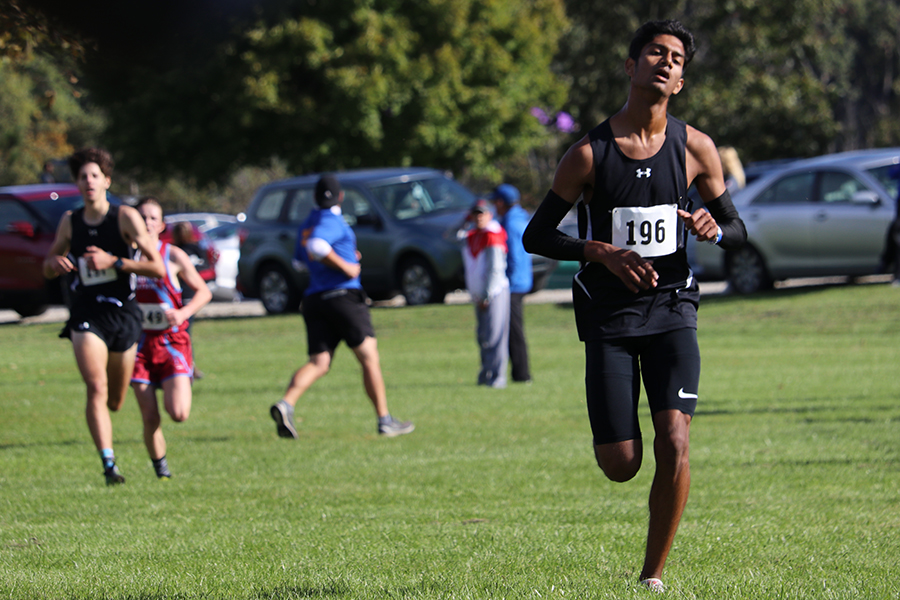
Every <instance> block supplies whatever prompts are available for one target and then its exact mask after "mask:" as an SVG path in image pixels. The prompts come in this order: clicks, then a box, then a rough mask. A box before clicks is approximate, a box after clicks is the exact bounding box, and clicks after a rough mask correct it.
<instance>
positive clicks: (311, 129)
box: [0, 0, 900, 208]
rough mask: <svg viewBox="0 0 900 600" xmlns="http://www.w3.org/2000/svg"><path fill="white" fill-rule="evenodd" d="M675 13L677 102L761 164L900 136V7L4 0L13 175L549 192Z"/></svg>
mask: <svg viewBox="0 0 900 600" xmlns="http://www.w3.org/2000/svg"><path fill="white" fill-rule="evenodd" d="M251 4H252V6H251ZM76 5H77V6H76ZM93 5H96V6H95V10H91V7H92V6H93ZM101 13H102V14H103V16H104V19H102V20H100V19H98V15H99V14H101ZM661 18H675V19H678V20H681V21H682V22H684V23H685V24H686V25H687V26H688V27H689V28H690V29H691V30H692V31H693V32H694V35H695V37H696V40H697V46H698V52H697V55H696V56H695V58H694V61H693V62H692V64H691V65H690V66H689V67H688V68H687V70H686V72H685V79H686V86H685V88H684V90H683V91H682V93H681V94H679V95H678V96H677V97H676V98H675V99H674V100H673V102H672V103H671V104H670V110H671V111H672V112H673V114H675V115H676V116H678V117H680V118H682V119H684V120H686V121H688V122H689V123H691V124H692V125H694V126H696V127H698V128H700V129H702V130H703V131H705V132H707V133H709V134H710V135H711V136H712V137H713V139H714V140H715V141H716V142H717V143H718V144H719V145H720V146H724V145H727V146H733V147H735V148H736V149H737V150H738V152H739V155H740V156H741V158H742V159H743V160H744V161H745V162H750V161H757V160H767V159H776V158H794V157H804V156H814V155H817V154H824V153H828V152H834V151H841V150H848V149H856V148H866V147H875V146H887V145H900V119H898V117H900V35H898V33H897V31H898V29H897V24H898V23H900V0H840V1H839V0H790V1H788V0H727V1H724V2H723V1H721V0H674V1H673V2H670V3H660V2H658V1H657V0H636V1H635V2H630V3H618V2H612V1H611V0H568V1H563V0H529V1H518V0H329V1H327V2H325V1H322V0H264V1H262V2H258V3H255V4H253V3H246V2H239V1H238V0H195V1H194V2H187V3H185V2H177V1H176V0H157V1H156V2H145V1H142V0H135V1H134V2H130V3H122V2H119V3H111V2H110V3H104V2H93V1H92V0H86V2H82V3H71V2H61V1H55V0H30V1H29V2H28V3H27V6H26V5H25V4H24V3H23V2H22V1H21V0H0V31H2V33H0V183H4V184H8V183H26V182H29V181H31V180H34V179H35V178H36V176H37V173H39V171H40V168H41V164H42V163H43V161H44V160H45V159H48V158H58V157H61V156H65V155H66V154H67V153H68V152H71V151H72V150H73V149H74V148H75V147H76V146H80V145H85V144H89V143H96V144H102V145H104V146H106V147H108V148H109V149H110V150H111V151H113V153H114V155H115V156H116V157H117V159H118V162H119V166H120V169H121V170H122V171H124V172H125V173H127V174H128V177H129V179H130V180H132V181H138V182H155V183H153V184H152V185H157V186H162V187H165V186H168V188H167V189H169V191H170V193H175V194H182V195H184V196H193V197H195V198H205V199H206V200H205V201H207V202H211V201H213V200H212V199H213V198H215V197H216V195H217V194H219V195H220V196H221V191H222V189H223V187H222V186H225V185H227V184H228V183H229V181H232V180H233V178H234V176H235V174H236V173H238V172H240V171H241V169H246V168H248V167H258V168H263V169H268V171H266V172H267V173H272V171H273V168H274V167H273V165H277V166H278V168H277V169H274V171H275V172H277V173H278V174H300V173H306V172H315V171H321V170H337V169H348V168H356V167H369V166H386V165H390V166H403V165H417V166H432V167H437V168H441V169H445V170H448V171H452V172H454V173H455V174H456V175H457V176H458V177H460V178H461V179H463V180H464V181H466V182H468V183H470V184H471V185H473V187H475V189H476V190H479V189H482V190H483V189H487V187H488V186H490V185H492V184H494V183H496V182H498V181H500V180H501V179H507V180H512V181H513V182H514V183H517V184H518V185H519V186H520V187H521V188H522V189H523V190H524V191H525V192H526V195H528V196H531V197H532V199H534V197H536V196H542V195H543V193H544V191H545V190H546V187H547V186H548V185H549V178H550V176H551V175H552V171H553V168H554V166H555V161H556V160H557V159H558V158H559V154H560V152H561V151H563V149H564V148H565V146H566V145H568V144H569V143H571V142H572V141H574V140H575V139H577V138H578V137H579V136H581V135H583V134H584V132H586V131H587V130H589V129H590V128H592V127H593V126H595V125H596V124H597V123H599V122H600V121H601V120H602V119H604V118H606V117H608V116H610V115H611V114H613V113H615V112H616V111H617V110H618V109H619V108H621V106H622V103H623V102H624V100H625V97H626V94H627V89H628V80H627V77H626V75H625V72H624V66H623V65H624V60H625V58H626V54H627V45H628V43H629V41H630V39H631V35H632V33H633V32H634V30H635V29H637V27H638V26H640V24H641V23H643V22H644V21H646V20H650V19H661ZM251 179H252V177H251ZM173 180H174V181H177V182H178V183H177V184H174V183H172V182H173ZM145 185H148V183H145ZM179 190H180V191H179ZM192 202H193V201H192ZM192 207H194V206H190V207H189V208H192Z"/></svg>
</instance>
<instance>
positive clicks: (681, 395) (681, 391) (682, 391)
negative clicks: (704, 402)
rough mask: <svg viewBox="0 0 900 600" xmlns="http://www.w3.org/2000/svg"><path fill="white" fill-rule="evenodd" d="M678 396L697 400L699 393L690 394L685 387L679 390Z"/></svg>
mask: <svg viewBox="0 0 900 600" xmlns="http://www.w3.org/2000/svg"><path fill="white" fill-rule="evenodd" d="M678 397H679V398H693V399H694V400H696V399H697V394H688V393H687V392H685V391H684V388H681V389H680V390H678Z"/></svg>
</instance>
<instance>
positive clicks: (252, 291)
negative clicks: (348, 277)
mask: <svg viewBox="0 0 900 600" xmlns="http://www.w3.org/2000/svg"><path fill="white" fill-rule="evenodd" d="M318 179H319V175H307V176H303V177H296V178H293V179H286V180H283V181H276V182H273V183H270V184H267V185H265V186H263V187H262V188H260V189H259V191H258V192H257V193H256V195H255V197H254V198H253V200H252V201H251V203H250V206H249V208H248V209H247V211H246V220H245V221H244V222H243V223H241V224H240V226H239V237H240V239H241V249H240V259H239V262H238V290H239V291H240V292H242V293H243V294H244V295H245V296H247V297H250V298H260V299H261V300H262V303H263V305H264V306H265V308H266V311H267V312H269V313H283V312H286V311H291V310H296V309H297V308H298V306H299V304H300V299H301V297H302V293H303V290H304V289H305V288H306V286H307V285H308V282H309V275H308V273H307V271H306V269H305V268H303V267H302V265H299V266H298V267H295V266H294V265H293V264H292V262H293V254H294V247H295V244H296V239H297V228H298V226H299V225H300V224H301V223H302V222H303V220H304V219H305V218H306V217H307V215H308V214H309V212H310V210H311V209H312V208H313V206H314V204H315V203H314V200H313V193H314V188H315V184H316V182H317V181H318ZM338 179H339V181H340V183H341V186H342V188H343V189H344V195H345V198H344V204H343V209H342V210H343V215H344V218H345V219H346V220H347V222H348V223H349V224H350V226H351V227H353V230H354V232H355V233H356V238H357V245H358V248H359V251H360V253H361V254H362V264H361V266H362V272H361V274H360V278H361V281H362V284H363V287H364V288H365V290H366V292H367V293H368V294H369V296H371V297H372V298H373V299H379V298H389V297H391V296H393V295H394V294H396V293H397V292H399V293H401V294H403V296H404V297H405V298H406V302H407V304H412V305H415V304H426V303H432V302H443V300H444V296H445V295H446V293H447V292H448V291H452V290H455V289H458V288H461V287H463V286H464V277H463V263H462V254H461V243H462V242H461V240H460V238H459V237H458V232H459V229H460V227H461V226H462V225H463V223H464V220H465V218H466V216H467V215H468V212H469V209H470V208H471V206H472V204H473V203H474V202H475V200H476V197H475V195H474V194H473V193H472V192H471V191H470V190H468V189H467V188H465V187H464V186H463V185H461V184H459V183H458V182H456V181H454V180H453V179H451V178H450V177H448V176H447V175H445V174H444V173H442V172H440V171H437V170H434V169H424V168H389V169H371V170H358V171H347V172H343V173H339V174H338ZM555 264H556V263H555V262H553V261H547V260H545V259H542V258H541V257H536V259H535V265H534V270H535V279H536V283H535V287H536V289H540V287H541V286H543V285H544V284H545V283H546V280H547V278H548V277H549V275H550V272H551V271H552V269H553V267H555Z"/></svg>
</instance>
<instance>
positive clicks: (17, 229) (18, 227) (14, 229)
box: [6, 221, 34, 239]
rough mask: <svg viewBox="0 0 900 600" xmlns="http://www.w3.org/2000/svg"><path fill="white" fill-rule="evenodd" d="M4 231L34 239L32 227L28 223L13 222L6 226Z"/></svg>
mask: <svg viewBox="0 0 900 600" xmlns="http://www.w3.org/2000/svg"><path fill="white" fill-rule="evenodd" d="M6 231H7V232H8V233H12V234H15V235H21V236H22V237H26V238H29V239H31V238H34V225H33V224H31V223H29V222H28V221H13V222H12V223H10V224H9V225H7V226H6Z"/></svg>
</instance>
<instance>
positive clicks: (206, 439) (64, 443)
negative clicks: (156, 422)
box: [0, 435, 232, 451]
mask: <svg viewBox="0 0 900 600" xmlns="http://www.w3.org/2000/svg"><path fill="white" fill-rule="evenodd" d="M231 440H232V438H231V437H228V436H224V435H223V436H191V437H186V438H182V441H185V442H195V443H199V444H210V443H226V442H230V441H231ZM91 445H93V444H92V442H91V440H90V438H86V439H83V440H59V441H51V442H47V441H44V442H42V441H36V442H20V443H17V444H0V451H3V450H12V449H15V448H53V447H58V448H67V447H69V446H91ZM143 445H144V440H142V439H140V438H125V439H120V440H116V446H143Z"/></svg>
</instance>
